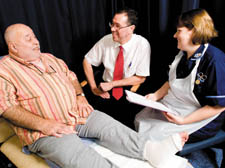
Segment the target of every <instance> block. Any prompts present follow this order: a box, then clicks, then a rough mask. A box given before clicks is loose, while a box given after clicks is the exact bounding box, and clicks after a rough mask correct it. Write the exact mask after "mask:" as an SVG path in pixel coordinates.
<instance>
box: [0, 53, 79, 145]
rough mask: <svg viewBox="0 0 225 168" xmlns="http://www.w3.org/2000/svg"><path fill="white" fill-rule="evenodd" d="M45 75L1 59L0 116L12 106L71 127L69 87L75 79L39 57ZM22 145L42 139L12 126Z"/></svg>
mask: <svg viewBox="0 0 225 168" xmlns="http://www.w3.org/2000/svg"><path fill="white" fill-rule="evenodd" d="M41 61H42V62H43V64H44V66H45V69H46V70H45V71H43V70H42V69H41V68H38V67H37V66H35V65H33V64H31V63H27V62H25V61H24V60H22V59H20V58H18V57H15V58H14V57H11V56H9V55H7V56H4V57H3V58H2V59H1V60H0V115H1V114H2V113H3V112H4V111H5V110H7V109H8V108H10V107H12V106H17V105H20V106H21V107H23V108H24V109H26V110H28V111H30V112H31V113H34V114H36V115H38V116H40V117H42V118H45V119H52V120H55V121H58V122H60V123H65V124H67V125H70V126H71V127H73V128H74V127H75V124H76V122H79V121H78V120H79V117H78V114H76V93H75V88H74V86H73V84H72V81H73V80H76V79H77V77H76V75H75V74H74V73H73V72H72V71H70V70H69V69H68V67H67V66H66V64H65V63H64V62H63V61H62V60H60V59H58V58H56V57H54V56H53V55H51V54H45V53H42V55H41ZM13 128H14V130H15V132H16V134H17V135H18V136H19V138H20V140H21V141H22V144H23V145H29V144H32V143H33V142H35V141H36V140H38V139H39V138H41V137H44V136H46V135H44V134H43V133H41V132H39V131H34V130H29V129H25V128H22V127H18V126H15V125H13Z"/></svg>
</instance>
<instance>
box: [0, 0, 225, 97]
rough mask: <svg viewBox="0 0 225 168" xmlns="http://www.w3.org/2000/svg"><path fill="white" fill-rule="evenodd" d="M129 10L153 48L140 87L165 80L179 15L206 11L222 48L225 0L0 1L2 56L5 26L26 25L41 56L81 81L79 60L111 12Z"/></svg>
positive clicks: (104, 30) (151, 86)
mask: <svg viewBox="0 0 225 168" xmlns="http://www.w3.org/2000/svg"><path fill="white" fill-rule="evenodd" d="M125 6H126V7H130V8H133V9H135V10H136V11H137V12H138V17H139V24H138V27H137V29H136V33H137V34H140V35H142V36H144V37H145V38H146V39H148V40H149V42H150V44H151V48H152V55H151V68H150V69H151V77H149V78H148V80H147V81H146V82H145V84H144V85H143V86H142V90H143V89H144V90H143V92H147V93H149V92H150V91H153V90H155V89H157V88H158V87H160V86H161V84H162V83H163V82H164V81H165V80H166V71H167V67H168V64H170V63H171V61H172V60H173V59H174V56H175V55H176V53H177V52H178V50H177V48H176V39H174V38H173V34H174V33H175V31H176V27H175V22H176V19H177V17H178V15H179V14H180V13H181V12H183V11H186V10H189V9H193V8H198V7H200V8H205V9H206V10H207V11H208V12H209V14H210V15H211V16H212V18H213V19H214V22H215V26H216V29H217V30H218V31H219V37H218V38H216V39H215V40H213V41H212V43H213V44H215V45H216V46H217V47H219V48H220V49H222V50H224V49H225V47H224V40H223V39H224V37H225V34H224V29H225V22H224V18H223V17H222V16H225V2H224V0H0V33H1V34H0V55H5V54H7V53H8V51H7V46H6V44H5V42H4V31H5V29H6V27H7V26H8V25H10V24H14V23H24V24H27V25H29V26H30V27H31V28H32V29H33V30H34V33H35V34H36V36H37V38H38V39H39V41H40V44H41V51H42V52H50V53H52V54H54V55H55V56H56V57H58V58H61V59H63V60H64V61H65V62H66V63H67V65H68V66H69V68H70V69H71V70H73V71H75V73H76V74H77V75H78V77H79V79H80V81H81V80H83V79H84V78H85V77H84V74H83V68H82V60H83V58H84V55H85V54H86V53H87V52H88V51H89V49H90V48H91V47H92V46H93V45H94V44H95V43H96V42H97V41H98V40H99V39H100V38H101V37H103V36H104V35H105V34H108V33H110V28H109V26H108V23H109V22H110V21H111V20H112V17H113V15H114V13H115V12H116V11H117V10H119V9H121V8H123V7H125Z"/></svg>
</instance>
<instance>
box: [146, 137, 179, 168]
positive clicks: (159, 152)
mask: <svg viewBox="0 0 225 168" xmlns="http://www.w3.org/2000/svg"><path fill="white" fill-rule="evenodd" d="M181 149H182V140H181V137H180V134H174V135H172V136H169V137H168V138H166V139H164V140H162V141H157V142H153V141H150V140H149V141H147V142H146V144H145V148H144V153H143V155H144V158H145V159H146V160H148V161H149V163H150V164H151V165H152V166H155V167H157V168H158V167H161V166H160V165H162V164H163V163H164V162H168V160H169V158H170V157H172V156H173V155H175V154H176V153H177V152H178V151H180V150H181Z"/></svg>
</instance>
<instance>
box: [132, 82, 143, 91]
mask: <svg viewBox="0 0 225 168" xmlns="http://www.w3.org/2000/svg"><path fill="white" fill-rule="evenodd" d="M140 86H141V84H137V85H133V86H132V87H131V88H130V91H131V92H136V91H137V90H138V88H139V87H140Z"/></svg>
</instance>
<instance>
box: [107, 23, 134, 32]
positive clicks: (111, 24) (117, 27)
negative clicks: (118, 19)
mask: <svg viewBox="0 0 225 168" xmlns="http://www.w3.org/2000/svg"><path fill="white" fill-rule="evenodd" d="M130 26H131V25H128V26H124V27H121V26H118V25H116V24H114V23H111V22H109V27H110V28H113V27H114V29H116V30H120V29H123V28H127V27H130Z"/></svg>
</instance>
